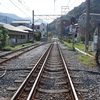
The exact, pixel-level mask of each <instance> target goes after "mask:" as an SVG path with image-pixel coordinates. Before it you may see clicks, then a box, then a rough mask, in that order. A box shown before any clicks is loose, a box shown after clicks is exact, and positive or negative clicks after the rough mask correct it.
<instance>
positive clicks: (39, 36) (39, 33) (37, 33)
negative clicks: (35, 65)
mask: <svg viewBox="0 0 100 100" xmlns="http://www.w3.org/2000/svg"><path fill="white" fill-rule="evenodd" d="M34 38H35V40H36V41H40V40H41V32H40V31H39V32H35V33H34Z"/></svg>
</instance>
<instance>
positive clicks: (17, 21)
mask: <svg viewBox="0 0 100 100" xmlns="http://www.w3.org/2000/svg"><path fill="white" fill-rule="evenodd" d="M12 23H28V24H30V23H31V21H30V20H14V21H12Z"/></svg>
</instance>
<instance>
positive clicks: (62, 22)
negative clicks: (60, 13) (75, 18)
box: [60, 20, 70, 35]
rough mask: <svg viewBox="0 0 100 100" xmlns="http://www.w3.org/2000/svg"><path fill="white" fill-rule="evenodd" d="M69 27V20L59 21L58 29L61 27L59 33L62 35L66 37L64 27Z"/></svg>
mask: <svg viewBox="0 0 100 100" xmlns="http://www.w3.org/2000/svg"><path fill="white" fill-rule="evenodd" d="M69 25H70V21H69V20H61V24H60V27H61V33H62V34H63V35H66V34H67V33H66V30H65V29H66V27H68V26H69Z"/></svg>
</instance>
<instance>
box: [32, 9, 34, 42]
mask: <svg viewBox="0 0 100 100" xmlns="http://www.w3.org/2000/svg"><path fill="white" fill-rule="evenodd" d="M32 17H33V24H32V29H33V34H32V35H33V43H34V10H33V13H32Z"/></svg>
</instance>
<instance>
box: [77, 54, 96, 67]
mask: <svg viewBox="0 0 100 100" xmlns="http://www.w3.org/2000/svg"><path fill="white" fill-rule="evenodd" d="M76 57H77V58H78V59H79V60H80V61H81V63H82V64H84V65H87V66H92V67H94V66H97V64H96V61H95V59H94V58H92V57H89V56H87V55H84V54H78V55H76Z"/></svg>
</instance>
